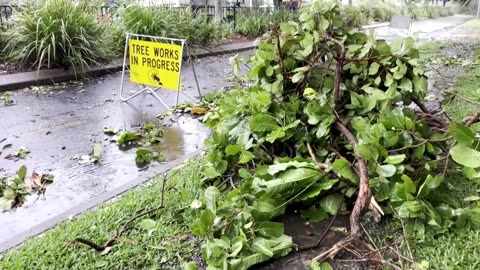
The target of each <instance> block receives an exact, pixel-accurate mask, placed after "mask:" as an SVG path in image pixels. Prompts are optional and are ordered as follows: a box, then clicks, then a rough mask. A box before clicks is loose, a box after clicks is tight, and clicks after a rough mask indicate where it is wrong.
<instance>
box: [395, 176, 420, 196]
mask: <svg viewBox="0 0 480 270" xmlns="http://www.w3.org/2000/svg"><path fill="white" fill-rule="evenodd" d="M401 178H402V180H403V184H402V183H395V194H396V195H397V196H398V197H399V198H401V199H403V200H407V201H410V200H413V196H412V194H414V193H415V191H416V190H417V188H416V187H415V184H414V183H413V182H412V179H410V177H408V176H407V175H402V177H401Z"/></svg>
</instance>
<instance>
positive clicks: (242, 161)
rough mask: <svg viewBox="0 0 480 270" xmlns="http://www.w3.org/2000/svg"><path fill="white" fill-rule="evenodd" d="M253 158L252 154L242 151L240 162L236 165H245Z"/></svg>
mask: <svg viewBox="0 0 480 270" xmlns="http://www.w3.org/2000/svg"><path fill="white" fill-rule="evenodd" d="M254 157H255V155H253V153H252V152H250V151H242V155H241V156H240V160H239V161H238V163H240V164H245V163H247V162H249V161H250V160H252V159H253V158H254Z"/></svg>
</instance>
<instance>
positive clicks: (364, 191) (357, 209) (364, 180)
mask: <svg viewBox="0 0 480 270" xmlns="http://www.w3.org/2000/svg"><path fill="white" fill-rule="evenodd" d="M335 128H336V129H337V130H338V131H340V133H341V134H342V135H343V136H344V137H345V138H346V139H347V140H348V142H349V143H350V144H351V145H352V148H353V149H354V153H355V157H356V159H357V161H358V167H359V178H360V187H359V189H358V197H357V200H356V202H355V206H354V207H353V210H352V213H351V214H350V229H351V233H352V235H360V234H361V226H360V221H361V219H362V217H363V214H364V213H365V211H366V209H367V207H368V205H369V204H370V199H371V197H372V193H371V191H370V188H369V186H368V167H367V163H366V162H365V159H364V158H363V156H362V155H361V154H360V153H359V152H358V151H357V150H356V148H357V146H358V141H357V138H356V137H355V136H354V135H353V134H352V132H351V131H350V130H349V129H348V128H347V127H346V126H344V125H343V124H342V123H340V122H339V121H337V122H335Z"/></svg>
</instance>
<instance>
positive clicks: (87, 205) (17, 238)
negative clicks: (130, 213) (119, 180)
mask: <svg viewBox="0 0 480 270" xmlns="http://www.w3.org/2000/svg"><path fill="white" fill-rule="evenodd" d="M203 151H204V150H203V147H201V148H199V149H197V150H195V151H193V152H191V153H189V154H186V155H183V156H181V157H179V158H177V159H175V160H173V161H170V162H169V163H168V164H166V166H165V167H162V168H158V169H156V170H155V169H154V170H152V171H151V172H150V173H149V175H148V176H146V177H143V178H137V179H134V180H132V181H130V182H129V183H126V184H124V185H122V186H119V187H117V188H115V189H113V190H110V191H108V192H105V193H103V194H102V195H100V196H97V197H94V198H92V199H90V200H88V201H86V202H83V203H82V204H80V205H78V206H76V207H74V208H71V209H70V210H68V211H66V212H63V213H61V214H59V215H56V216H54V217H52V218H50V219H49V220H47V221H45V222H42V223H40V224H38V225H36V226H34V227H33V228H32V229H30V230H28V231H25V232H22V233H20V234H17V235H13V236H12V237H10V239H9V240H7V241H4V242H1V243H0V253H3V252H5V251H8V250H10V249H13V248H15V247H16V246H18V245H20V244H22V243H23V242H24V241H26V240H27V239H28V238H30V237H33V236H36V235H39V234H41V233H43V232H45V231H47V230H48V229H51V228H53V227H54V226H55V225H57V224H58V223H60V222H62V221H64V220H66V219H68V218H69V217H71V216H76V215H79V214H81V213H83V212H85V211H87V210H89V209H92V208H94V207H95V206H97V205H98V204H100V203H102V202H105V201H108V200H110V199H112V198H115V197H117V196H119V195H121V194H122V193H124V192H126V191H128V190H130V189H132V188H134V187H137V186H139V185H141V184H143V183H145V182H147V181H149V180H150V179H151V178H152V177H154V176H156V175H158V174H163V173H166V172H168V171H170V170H171V169H173V168H174V167H176V166H179V165H181V164H182V163H184V162H185V161H186V160H188V159H191V158H194V157H196V156H198V155H200V154H201V153H202V152H203ZM0 258H1V254H0Z"/></svg>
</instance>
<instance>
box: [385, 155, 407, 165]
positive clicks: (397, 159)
mask: <svg viewBox="0 0 480 270" xmlns="http://www.w3.org/2000/svg"><path fill="white" fill-rule="evenodd" d="M405 158H407V156H406V155H405V154H399V155H390V156H388V157H387V158H386V159H385V163H389V164H400V163H402V162H403V161H404V160H405Z"/></svg>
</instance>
